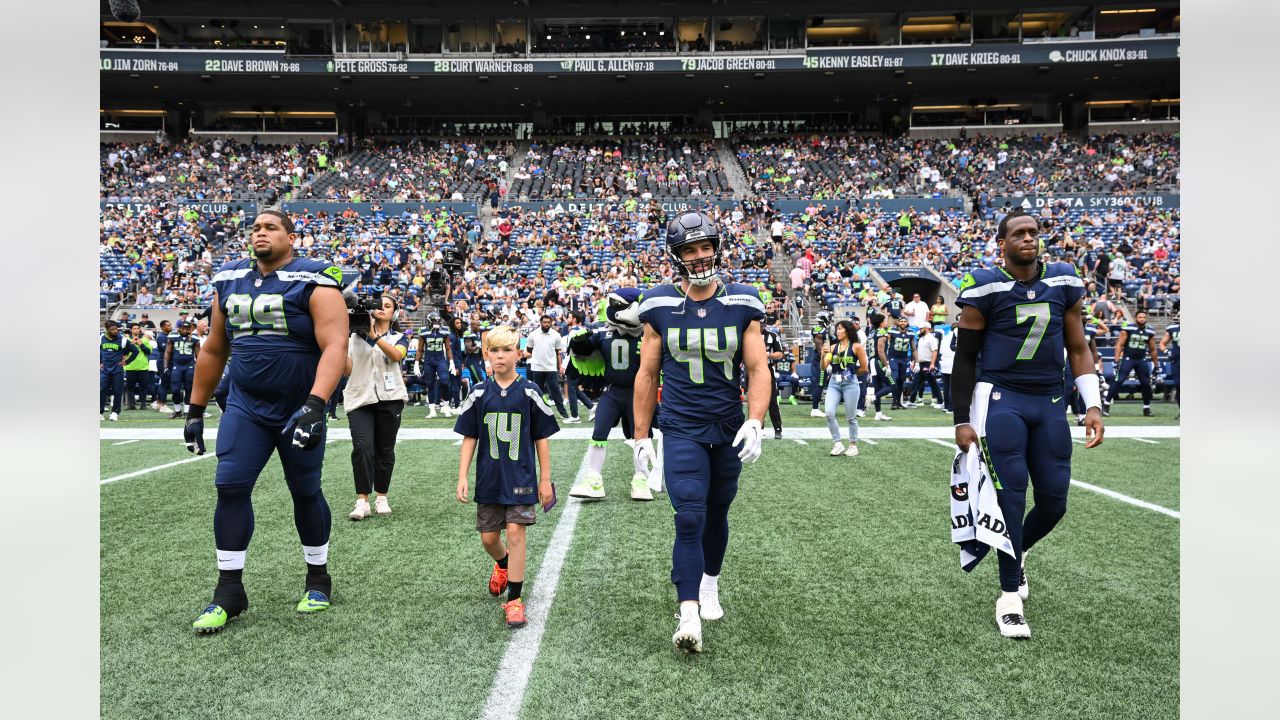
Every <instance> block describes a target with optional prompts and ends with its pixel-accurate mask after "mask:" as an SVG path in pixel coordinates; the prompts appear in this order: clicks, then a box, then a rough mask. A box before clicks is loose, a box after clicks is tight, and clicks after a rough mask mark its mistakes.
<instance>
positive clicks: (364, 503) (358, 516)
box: [347, 498, 370, 520]
mask: <svg viewBox="0 0 1280 720" xmlns="http://www.w3.org/2000/svg"><path fill="white" fill-rule="evenodd" d="M369 514H370V512H369V501H368V500H365V499H364V498H358V499H356V507H355V509H354V510H352V511H351V512H349V513H347V517H349V518H351V519H352V520H363V519H365V518H367V517H369Z"/></svg>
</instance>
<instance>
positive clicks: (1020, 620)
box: [996, 593, 1031, 640]
mask: <svg viewBox="0 0 1280 720" xmlns="http://www.w3.org/2000/svg"><path fill="white" fill-rule="evenodd" d="M996 627H998V628H1000V634H1001V635H1003V636H1005V637H1007V638H1015V639H1018V640H1023V639H1026V638H1029V637H1031V626H1030V625H1028V624H1027V618H1026V616H1025V615H1023V614H1022V598H1020V597H1018V595H1017V593H1000V597H998V598H996Z"/></svg>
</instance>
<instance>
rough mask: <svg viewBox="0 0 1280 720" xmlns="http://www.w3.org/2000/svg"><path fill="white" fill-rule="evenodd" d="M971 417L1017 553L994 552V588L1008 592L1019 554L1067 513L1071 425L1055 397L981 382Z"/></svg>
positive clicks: (1013, 582) (1012, 588) (1018, 572)
mask: <svg viewBox="0 0 1280 720" xmlns="http://www.w3.org/2000/svg"><path fill="white" fill-rule="evenodd" d="M1054 397H1057V402H1054V401H1053V399H1054ZM972 419H973V425H974V427H975V428H976V429H977V431H978V436H979V438H980V439H981V443H982V452H983V453H984V454H985V455H986V458H987V463H988V465H989V466H990V468H991V475H992V480H993V481H994V482H995V486H996V497H997V498H998V499H999V500H1000V511H1001V512H1002V513H1003V514H1004V522H1005V525H1006V526H1007V527H1008V529H1009V540H1010V541H1012V543H1013V548H1014V550H1015V551H1016V552H1017V553H1018V557H1017V558H1011V557H1009V556H1008V555H1005V554H1004V553H996V555H997V556H998V557H999V560H1000V589H1001V590H1004V591H1006V592H1014V591H1016V590H1017V589H1018V583H1019V581H1020V580H1021V579H1022V570H1021V567H1020V564H1019V563H1020V561H1021V559H1022V553H1023V552H1025V551H1027V550H1030V549H1031V547H1032V546H1033V545H1035V544H1036V543H1037V542H1039V541H1040V539H1041V538H1043V537H1044V536H1045V535H1048V534H1049V531H1051V530H1053V528H1054V526H1055V525H1057V524H1058V521H1059V520H1061V519H1062V517H1063V516H1064V515H1066V514H1067V489H1068V488H1069V487H1070V485H1071V428H1070V426H1069V425H1068V423H1067V416H1066V412H1065V410H1064V407H1063V402H1062V396H1061V395H1028V394H1024V393H1019V392H1014V391H1012V390H1009V389H1008V388H1004V387H1000V386H992V385H991V384H990V383H985V382H980V383H978V386H977V388H976V389H975V390H974V392H973V413H972ZM1032 480H1033V481H1034V482H1029V481H1032ZM1028 484H1032V485H1033V492H1034V497H1035V507H1033V508H1031V512H1029V513H1027V512H1026V507H1027V486H1028ZM1024 513H1025V514H1026V517H1025V519H1024V517H1023V514H1024Z"/></svg>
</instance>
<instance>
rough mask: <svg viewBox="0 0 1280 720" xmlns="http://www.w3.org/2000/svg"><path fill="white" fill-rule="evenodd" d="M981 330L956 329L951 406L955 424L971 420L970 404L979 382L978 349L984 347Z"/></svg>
mask: <svg viewBox="0 0 1280 720" xmlns="http://www.w3.org/2000/svg"><path fill="white" fill-rule="evenodd" d="M982 333H983V331H981V330H970V329H968V328H960V329H959V330H957V331H956V356H955V360H954V361H953V364H952V366H951V394H952V400H951V407H952V408H953V409H954V410H955V424H956V425H962V424H964V423H967V422H969V406H970V404H971V403H972V402H973V388H974V386H975V385H977V383H978V350H979V349H980V348H981V347H982Z"/></svg>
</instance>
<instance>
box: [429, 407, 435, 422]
mask: <svg viewBox="0 0 1280 720" xmlns="http://www.w3.org/2000/svg"><path fill="white" fill-rule="evenodd" d="M435 416H436V406H435V405H430V406H428V407H427V419H428V420H431V419H433V418H434V417H435Z"/></svg>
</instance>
